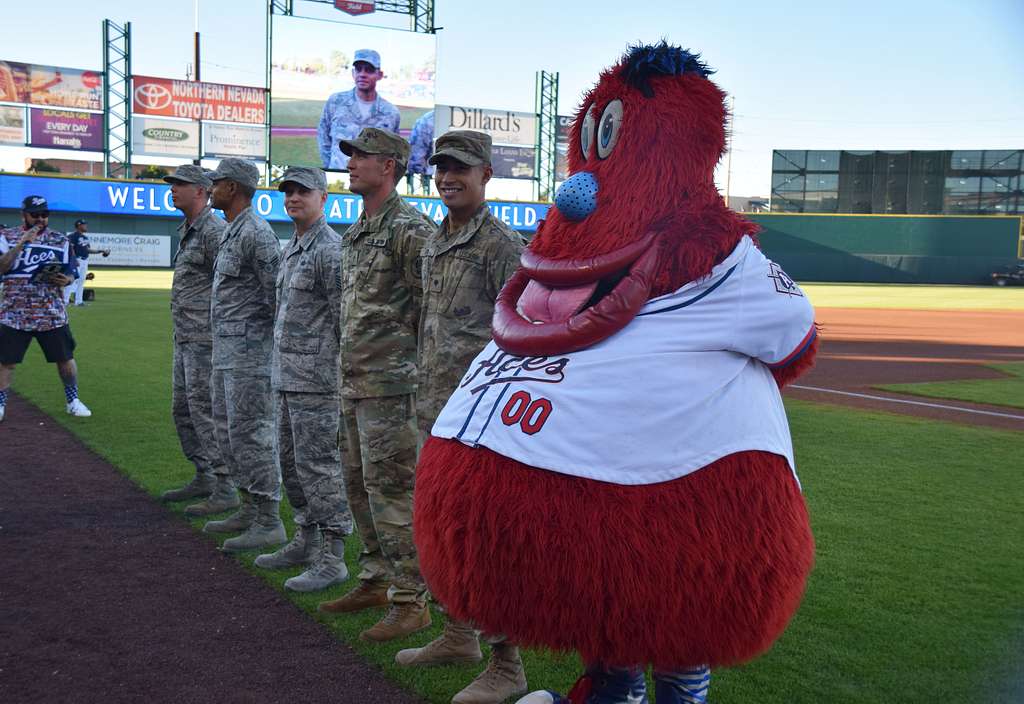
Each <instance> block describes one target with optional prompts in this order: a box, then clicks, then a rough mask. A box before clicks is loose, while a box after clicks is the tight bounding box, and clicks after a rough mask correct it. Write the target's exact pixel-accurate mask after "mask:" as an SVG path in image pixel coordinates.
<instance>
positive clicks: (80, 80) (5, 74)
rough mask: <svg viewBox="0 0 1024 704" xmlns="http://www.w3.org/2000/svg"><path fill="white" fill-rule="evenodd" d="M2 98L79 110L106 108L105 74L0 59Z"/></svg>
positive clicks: (12, 101) (0, 93)
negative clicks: (104, 106) (104, 96)
mask: <svg viewBox="0 0 1024 704" xmlns="http://www.w3.org/2000/svg"><path fill="white" fill-rule="evenodd" d="M0 101H6V102H9V103H31V104H33V105H50V106H53V107H61V108H75V109H77V110H102V109H103V74H102V73H100V72H98V71H87V70H83V69H78V68H63V67H59V66H40V65H37V64H23V63H19V62H17V61H0Z"/></svg>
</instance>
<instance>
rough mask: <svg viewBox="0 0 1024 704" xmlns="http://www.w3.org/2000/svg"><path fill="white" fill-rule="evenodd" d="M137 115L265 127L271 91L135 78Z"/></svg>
mask: <svg viewBox="0 0 1024 704" xmlns="http://www.w3.org/2000/svg"><path fill="white" fill-rule="evenodd" d="M132 84H133V89H132V112H133V113H135V114H136V115H156V116H159V117H177V118H181V119H187V120H217V121H218V122H245V123H248V124H253V125H262V124H264V123H265V122H266V121H267V91H266V89H265V88H256V87H253V86H233V85H227V84H224V83H201V82H198V81H178V80H174V79H172V78H153V77H151V76H133V77H132Z"/></svg>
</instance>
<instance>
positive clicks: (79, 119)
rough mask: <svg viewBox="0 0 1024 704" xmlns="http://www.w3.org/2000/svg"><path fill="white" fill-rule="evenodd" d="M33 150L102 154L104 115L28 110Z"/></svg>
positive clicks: (68, 111)
mask: <svg viewBox="0 0 1024 704" xmlns="http://www.w3.org/2000/svg"><path fill="white" fill-rule="evenodd" d="M28 112H29V125H30V132H29V141H28V145H29V146H30V147H45V148H47V149H75V150H78V151H87V152H101V151H103V114H102V113H98V112H78V111H75V110H55V109H52V108H29V110H28Z"/></svg>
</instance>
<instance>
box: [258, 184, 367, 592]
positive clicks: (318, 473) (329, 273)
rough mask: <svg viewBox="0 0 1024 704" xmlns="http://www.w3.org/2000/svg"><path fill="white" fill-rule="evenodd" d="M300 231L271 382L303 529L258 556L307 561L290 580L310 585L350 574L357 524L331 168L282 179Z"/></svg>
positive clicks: (284, 563) (277, 323) (279, 442)
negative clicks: (341, 433)
mask: <svg viewBox="0 0 1024 704" xmlns="http://www.w3.org/2000/svg"><path fill="white" fill-rule="evenodd" d="M278 190H279V191H284V193H285V200H284V207H285V210H286V211H287V213H288V215H289V217H291V219H292V220H293V221H294V222H295V234H294V236H293V237H292V239H291V241H290V242H289V243H288V246H287V247H286V248H285V250H284V252H283V254H282V257H281V269H280V272H279V273H278V275H277V315H276V316H275V318H274V353H273V357H272V359H271V366H270V385H271V388H272V389H273V392H274V424H275V426H276V428H277V434H276V436H275V443H274V444H275V448H276V450H277V457H278V461H279V462H280V464H281V475H282V478H283V480H284V486H285V490H286V491H287V492H288V500H289V501H290V502H291V504H292V507H293V508H294V509H295V524H296V530H295V534H294V537H293V538H292V541H291V542H290V543H288V544H287V545H285V546H284V547H283V548H281V549H280V550H278V551H277V552H274V553H272V554H268V555H260V556H259V557H258V558H256V565H257V566H258V567H264V568H268V569H283V568H287V567H294V566H296V565H308V566H309V568H308V569H307V570H306V571H305V572H303V573H302V574H300V575H299V576H297V577H292V578H291V579H289V580H287V581H286V582H285V583H284V586H285V588H286V589H291V590H293V591H299V592H312V591H319V590H321V589H326V588H327V587H330V586H332V585H334V584H340V583H341V582H343V581H345V579H346V578H347V577H348V569H347V568H346V567H345V560H344V557H345V536H346V535H348V534H350V533H351V532H352V514H351V513H350V512H349V509H348V500H347V499H346V498H345V489H344V486H343V485H342V479H341V454H340V450H339V448H338V428H339V421H340V420H341V399H340V396H339V395H338V350H339V347H340V338H341V236H340V235H338V233H336V232H335V231H334V230H332V229H331V228H330V227H328V226H327V221H326V220H325V219H324V204H325V203H326V202H327V178H326V176H325V175H324V172H323V171H321V170H320V169H310V168H304V167H293V168H290V169H288V170H287V171H286V172H285V174H284V177H283V178H282V179H281V182H280V184H279V185H278Z"/></svg>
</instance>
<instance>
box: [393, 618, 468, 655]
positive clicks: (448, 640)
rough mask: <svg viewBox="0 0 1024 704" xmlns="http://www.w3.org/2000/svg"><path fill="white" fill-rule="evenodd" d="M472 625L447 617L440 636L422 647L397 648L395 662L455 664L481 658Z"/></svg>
mask: <svg viewBox="0 0 1024 704" xmlns="http://www.w3.org/2000/svg"><path fill="white" fill-rule="evenodd" d="M483 657H484V656H483V653H481V652H480V640H479V639H478V638H477V637H476V631H475V630H473V627H472V626H470V625H468V624H465V623H461V622H459V621H453V620H452V619H450V618H449V619H448V620H447V621H445V624H444V631H443V632H442V633H441V635H440V636H438V637H437V638H435V639H434V640H432V641H430V642H429V643H427V644H426V645H424V646H423V647H422V648H407V649H405V650H399V651H398V654H397V655H395V662H396V663H397V664H399V665H404V666H420V667H425V666H429V665H455V664H463V663H468V662H480V661H481V660H483Z"/></svg>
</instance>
